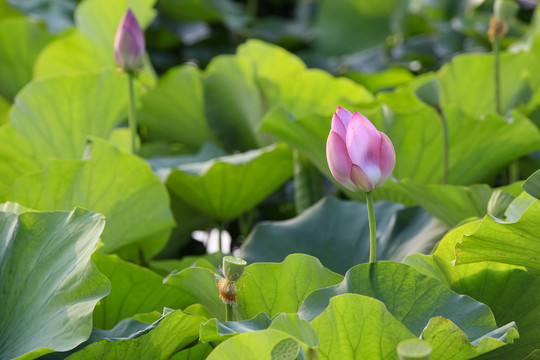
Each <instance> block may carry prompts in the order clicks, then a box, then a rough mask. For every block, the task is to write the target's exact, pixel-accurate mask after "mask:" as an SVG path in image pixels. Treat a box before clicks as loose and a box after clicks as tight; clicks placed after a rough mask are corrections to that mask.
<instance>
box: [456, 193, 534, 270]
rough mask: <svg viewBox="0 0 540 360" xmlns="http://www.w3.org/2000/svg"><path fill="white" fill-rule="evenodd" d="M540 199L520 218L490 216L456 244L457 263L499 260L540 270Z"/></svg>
mask: <svg viewBox="0 0 540 360" xmlns="http://www.w3.org/2000/svg"><path fill="white" fill-rule="evenodd" d="M539 220H540V201H538V200H536V201H534V203H532V204H531V205H530V206H529V207H528V208H527V210H525V211H524V212H523V214H522V215H521V217H520V218H519V220H517V221H516V222H510V223H505V222H501V221H500V220H495V219H494V218H493V217H491V216H489V215H488V216H486V217H485V218H484V219H483V220H482V223H481V224H480V226H478V229H476V231H474V232H473V233H471V234H466V235H464V236H463V239H462V241H461V242H460V243H458V244H457V245H456V262H455V264H456V265H461V264H469V263H475V262H481V261H497V262H502V263H506V264H511V265H519V266H526V267H530V268H533V269H537V270H540V259H539V256H540V237H539V234H538V221H539Z"/></svg>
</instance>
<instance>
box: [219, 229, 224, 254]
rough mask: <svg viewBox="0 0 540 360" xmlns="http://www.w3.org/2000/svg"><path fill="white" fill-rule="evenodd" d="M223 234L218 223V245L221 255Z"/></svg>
mask: <svg viewBox="0 0 540 360" xmlns="http://www.w3.org/2000/svg"><path fill="white" fill-rule="evenodd" d="M222 234H223V224H222V223H219V225H218V245H219V252H220V253H222V254H223V246H222V245H221V240H223V239H222Z"/></svg>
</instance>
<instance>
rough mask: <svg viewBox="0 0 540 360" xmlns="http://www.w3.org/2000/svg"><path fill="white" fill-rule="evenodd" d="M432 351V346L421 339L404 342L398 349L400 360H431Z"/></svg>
mask: <svg viewBox="0 0 540 360" xmlns="http://www.w3.org/2000/svg"><path fill="white" fill-rule="evenodd" d="M431 350H432V349H431V345H430V344H429V343H428V342H427V341H424V340H420V339H407V340H403V341H402V342H400V343H399V344H398V345H397V347H396V351H397V354H398V357H399V360H429V358H430V357H431Z"/></svg>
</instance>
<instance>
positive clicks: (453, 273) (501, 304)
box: [405, 221, 540, 360]
mask: <svg viewBox="0 0 540 360" xmlns="http://www.w3.org/2000/svg"><path fill="white" fill-rule="evenodd" d="M480 224H482V221H475V222H472V223H468V224H466V225H463V226H460V227H458V228H456V229H454V230H452V231H451V232H449V233H448V234H447V235H446V236H445V237H444V238H443V240H442V241H441V243H440V245H439V247H438V248H437V251H436V252H435V253H434V254H433V255H410V256H409V257H407V259H406V260H405V262H406V263H407V264H409V265H411V266H414V268H415V269H417V270H418V271H420V272H422V273H424V274H426V275H428V276H430V277H433V278H435V279H437V280H439V281H440V282H442V283H443V284H445V285H446V286H448V287H449V288H451V289H452V290H454V291H456V292H457V293H461V294H467V295H469V296H471V297H472V298H474V299H475V300H477V301H481V302H482V303H484V304H486V305H487V306H489V307H490V309H491V310H492V311H493V314H494V315H495V319H496V320H497V323H498V324H507V323H509V322H512V321H515V323H516V325H517V328H518V330H519V332H520V338H519V339H517V340H515V341H514V343H513V344H512V345H506V346H503V347H501V348H500V349H497V350H495V351H493V352H490V353H488V354H485V355H483V356H482V357H481V358H482V359H502V360H512V359H522V358H525V357H526V356H528V355H529V354H530V353H531V352H532V351H534V350H535V349H538V344H539V343H540V335H539V334H540V316H538V314H539V313H540V278H539V277H538V276H535V275H533V274H531V273H529V272H527V271H525V270H524V269H523V268H521V267H517V266H513V265H508V264H502V263H495V262H480V263H472V264H464V265H460V266H454V265H453V261H454V260H455V247H456V244H457V243H459V242H460V241H461V240H462V239H463V236H464V235H465V234H472V233H474V232H475V231H476V229H477V228H478V227H479V225H480Z"/></svg>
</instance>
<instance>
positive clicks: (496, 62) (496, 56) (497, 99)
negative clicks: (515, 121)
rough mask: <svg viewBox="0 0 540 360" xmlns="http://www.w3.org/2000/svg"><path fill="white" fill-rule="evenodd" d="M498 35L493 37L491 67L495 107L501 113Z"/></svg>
mask: <svg viewBox="0 0 540 360" xmlns="http://www.w3.org/2000/svg"><path fill="white" fill-rule="evenodd" d="M499 41H500V40H499V37H498V36H495V38H494V39H493V67H494V76H495V109H496V110H497V114H499V115H502V108H501V79H500V72H499V71H500V69H499V68H500V64H499V55H500V42H499Z"/></svg>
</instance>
